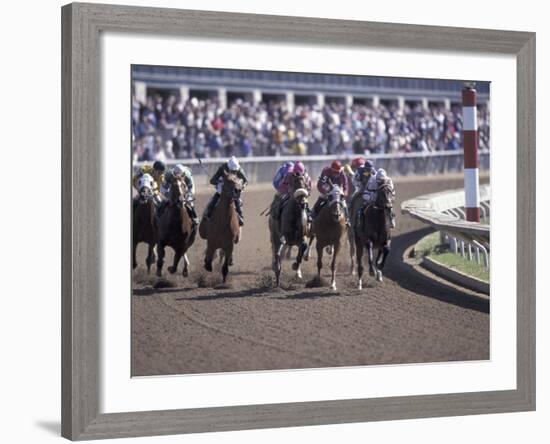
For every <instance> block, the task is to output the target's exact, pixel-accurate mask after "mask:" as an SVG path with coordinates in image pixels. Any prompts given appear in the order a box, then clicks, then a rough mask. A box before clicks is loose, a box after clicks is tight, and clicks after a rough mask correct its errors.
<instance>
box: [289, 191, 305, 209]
mask: <svg viewBox="0 0 550 444" xmlns="http://www.w3.org/2000/svg"><path fill="white" fill-rule="evenodd" d="M308 196H309V193H308V191H307V190H306V189H305V188H298V189H297V190H296V191H294V193H293V194H292V197H293V198H294V200H295V201H296V203H297V204H298V205H299V206H300V207H302V208H305V207H306V204H307V198H308Z"/></svg>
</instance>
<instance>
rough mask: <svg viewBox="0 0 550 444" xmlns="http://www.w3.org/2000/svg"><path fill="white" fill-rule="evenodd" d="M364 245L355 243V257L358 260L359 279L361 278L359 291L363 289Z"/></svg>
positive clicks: (358, 284) (358, 285) (358, 286)
mask: <svg viewBox="0 0 550 444" xmlns="http://www.w3.org/2000/svg"><path fill="white" fill-rule="evenodd" d="M363 248H364V245H363V243H362V242H361V241H360V240H358V241H356V242H355V257H356V259H357V277H358V278H359V280H358V282H357V288H358V289H359V290H362V289H363Z"/></svg>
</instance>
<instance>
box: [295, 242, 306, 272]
mask: <svg viewBox="0 0 550 444" xmlns="http://www.w3.org/2000/svg"><path fill="white" fill-rule="evenodd" d="M306 250H307V242H306V241H305V240H302V243H301V244H300V245H298V254H296V262H294V264H293V265H292V268H293V269H294V270H295V271H296V277H297V278H298V279H302V277H303V276H302V268H301V266H302V259H303V257H304V253H305V251H306Z"/></svg>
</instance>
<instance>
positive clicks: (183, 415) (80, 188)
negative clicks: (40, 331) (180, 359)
mask: <svg viewBox="0 0 550 444" xmlns="http://www.w3.org/2000/svg"><path fill="white" fill-rule="evenodd" d="M110 31H113V32H127V33H154V34H163V35H167V34H169V35H177V36H201V37H215V38H224V39H233V40H235V39H240V40H243V39H245V40H254V41H280V42H287V43H288V42H294V43H315V44H322V45H332V46H334V45H340V46H355V47H361V46H377V47H391V48H415V49H428V50H438V51H452V50H458V51H463V52H485V53H500V54H510V55H514V56H515V57H516V58H517V167H518V174H517V184H518V207H517V226H518V232H517V246H518V249H517V252H518V257H517V388H516V389H515V390H505V391H489V392H476V393H454V394H437V395H426V396H403V397H387V398H378V399H352V400H336V401H319V402H297V403H284V404H266V405H248V406H246V405H245V406H235V407H214V408H196V409H181V410H164V411H148V412H126V413H101V412H100V411H99V384H100V380H99V359H100V350H99V347H100V345H99V333H100V305H99V304H100V277H101V276H100V250H101V247H100V245H101V242H100V233H101V229H100V209H101V204H100V189H99V186H98V184H99V183H100V169H101V162H102V159H101V156H100V101H99V96H100V92H99V91H100V84H99V82H100V59H101V53H100V45H99V36H100V33H102V32H110ZM62 108H63V110H62V331H61V333H62V435H63V436H64V437H66V438H69V439H73V440H77V439H78V440H83V439H97V438H114V437H135V436H146V435H163V434H175V433H194V432H213V431H226V430H244V429H254V428H269V427H289V426H305V425H316V424H336V423H351V422H363V421H378V420H392V419H403V418H421V417H436V416H450V415H471V414H482V413H497V412H515V411H528V410H534V409H535V34H534V33H529V32H511V31H496V30H482V29H465V28H450V27H434V26H418V25H402V24H390V23H371V22H361V21H343V20H329V19H316V18H302V17H300V18H298V17H284V16H268V15H251V14H238V13H225V12H206V11H190V10H174V9H161V8H142V7H128V6H114V5H101V4H78V3H76V4H70V5H66V6H64V7H63V8H62ZM519 172H521V174H519ZM495 278H496V279H499V278H502V277H498V276H497V277H495Z"/></svg>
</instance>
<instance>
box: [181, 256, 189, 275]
mask: <svg viewBox="0 0 550 444" xmlns="http://www.w3.org/2000/svg"><path fill="white" fill-rule="evenodd" d="M182 275H183V277H187V276H189V258H188V257H187V253H184V254H183V272H182Z"/></svg>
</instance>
